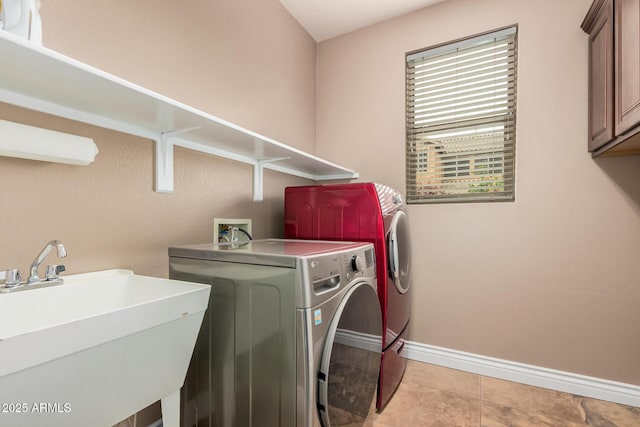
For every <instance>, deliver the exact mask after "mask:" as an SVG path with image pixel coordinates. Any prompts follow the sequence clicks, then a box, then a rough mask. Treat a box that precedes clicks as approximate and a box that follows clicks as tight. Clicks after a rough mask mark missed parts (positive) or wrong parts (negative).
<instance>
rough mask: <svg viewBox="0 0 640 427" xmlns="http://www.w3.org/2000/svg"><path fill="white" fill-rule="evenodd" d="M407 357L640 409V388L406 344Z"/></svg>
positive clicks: (436, 348) (445, 349)
mask: <svg viewBox="0 0 640 427" xmlns="http://www.w3.org/2000/svg"><path fill="white" fill-rule="evenodd" d="M404 352H405V357H407V358H408V359H412V360H417V361H419V362H426V363H431V364H433V365H439V366H444V367H447V368H452V369H458V370H460V371H466V372H471V373H474V374H479V375H484V376H488V377H494V378H500V379H503V380H508V381H514V382H518V383H522V384H528V385H533V386H537V387H543V388H548V389H552V390H557V391H562V392H565V393H571V394H576V395H579V396H585V397H592V398H594V399H601V400H607V401H610V402H615V403H621V404H624V405H630V406H636V407H640V386H637V385H632V384H625V383H619V382H615V381H609V380H603V379H600V378H595V377H588V376H584V375H578V374H573V373H571V372H563V371H556V370H553V369H547V368H542V367H539V366H533V365H526V364H524V363H517V362H510V361H508V360H502V359H495V358H492V357H486V356H481V355H478V354H472V353H465V352H462V351H458V350H451V349H447V348H442V347H436V346H432V345H427V344H421V343H417V342H412V341H407V343H406V344H405V348H404Z"/></svg>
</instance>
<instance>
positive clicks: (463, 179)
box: [405, 24, 518, 204]
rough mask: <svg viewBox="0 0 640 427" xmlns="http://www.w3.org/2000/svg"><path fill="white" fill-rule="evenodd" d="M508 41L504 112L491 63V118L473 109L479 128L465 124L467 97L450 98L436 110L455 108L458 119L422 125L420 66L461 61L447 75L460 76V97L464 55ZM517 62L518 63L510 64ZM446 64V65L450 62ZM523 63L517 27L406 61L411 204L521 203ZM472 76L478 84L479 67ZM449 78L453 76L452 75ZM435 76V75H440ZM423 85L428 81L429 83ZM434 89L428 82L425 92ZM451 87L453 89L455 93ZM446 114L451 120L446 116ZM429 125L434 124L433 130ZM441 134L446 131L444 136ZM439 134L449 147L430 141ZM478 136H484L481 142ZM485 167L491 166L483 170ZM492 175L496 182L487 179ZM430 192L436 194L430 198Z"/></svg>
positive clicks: (416, 54) (422, 52) (421, 52)
mask: <svg viewBox="0 0 640 427" xmlns="http://www.w3.org/2000/svg"><path fill="white" fill-rule="evenodd" d="M504 40H507V47H508V49H507V54H506V55H505V56H504V57H505V58H506V60H507V69H508V71H507V72H506V73H505V74H506V76H507V77H506V80H505V83H504V88H502V86H500V87H501V91H504V95H501V96H500V98H504V103H505V107H504V108H498V107H496V105H497V104H498V102H496V100H497V99H498V98H499V97H498V96H496V92H497V90H496V89H495V88H496V87H498V86H499V84H497V83H495V81H496V77H495V76H496V75H498V73H496V71H495V70H496V69H497V67H498V66H497V65H495V64H494V65H491V63H489V69H491V67H493V70H494V72H493V74H492V76H493V82H494V89H493V91H494V94H493V96H492V97H489V96H487V95H484V94H483V93H480V96H485V98H482V99H480V101H483V100H484V99H487V100H491V101H492V103H493V110H492V111H491V112H487V113H486V115H485V116H484V117H483V116H482V115H481V114H482V111H480V110H479V109H477V110H474V109H472V108H470V112H471V113H475V114H479V115H478V116H477V120H478V122H477V123H475V124H474V123H473V122H474V121H473V120H467V122H465V119H461V118H460V117H464V115H465V114H464V113H460V112H459V111H458V106H459V105H461V103H460V102H459V100H461V99H464V96H458V97H455V96H446V97H444V98H443V97H441V99H443V101H438V102H432V104H435V105H438V104H441V105H442V106H444V107H445V108H453V110H450V111H455V113H454V117H455V119H452V120H449V121H447V120H439V118H438V117H437V114H436V113H433V114H432V116H431V117H434V118H433V119H429V120H426V119H423V120H422V121H423V123H421V124H420V125H418V123H417V122H418V121H419V117H418V114H419V113H418V108H419V107H420V106H419V105H418V95H417V92H418V89H417V82H419V78H420V77H419V76H418V73H417V72H416V71H415V69H410V68H411V67H412V66H414V65H413V64H414V63H416V62H420V61H425V60H426V61H427V62H429V61H430V60H432V59H434V61H433V62H434V64H435V63H436V62H437V61H436V59H437V58H440V57H445V58H446V56H448V55H449V56H451V57H452V58H456V59H455V60H453V61H450V62H451V63H454V64H455V65H454V66H452V67H449V68H451V69H452V70H455V73H452V74H444V73H443V74H444V76H445V77H451V76H455V79H456V83H455V84H454V85H453V86H451V87H452V88H454V89H453V90H455V92H456V93H460V92H461V91H460V89H459V87H461V86H458V85H459V84H460V83H458V82H457V77H458V74H462V73H461V72H460V68H462V67H461V66H460V65H459V63H462V62H464V60H460V58H461V57H463V56H464V55H463V54H464V53H465V52H467V51H468V50H474V51H475V49H478V50H481V49H483V47H482V46H490V45H491V44H492V43H493V44H499V43H502V41H504ZM461 52H462V54H461ZM494 57H495V58H502V57H501V56H500V57H499V56H498V55H494ZM511 60H512V62H510V61H511ZM444 62H445V63H446V59H445V61H444ZM517 62H518V25H517V24H514V25H510V26H507V27H502V28H499V29H496V30H491V31H487V32H484V33H481V34H477V35H474V36H470V37H465V38H462V39H458V40H454V41H452V42H446V43H441V44H438V45H435V46H432V47H428V48H424V49H419V50H416V51H412V52H409V53H407V54H406V55H405V64H406V74H405V75H406V89H405V96H406V98H405V101H406V104H405V105H406V111H405V118H406V138H405V148H406V158H405V167H406V176H405V180H406V199H407V203H410V204H432V203H455V202H462V203H469V202H513V201H515V176H516V171H515V166H516V118H517V114H516V110H517V108H516V107H517V105H516V104H517V80H518V79H517V68H518V66H517ZM436 67H437V66H436V65H434V66H433V68H432V69H429V68H428V67H427V68H424V69H423V72H424V70H426V71H427V75H429V73H430V72H432V71H433V70H436ZM444 68H447V67H444ZM472 71H473V73H474V74H473V75H472V76H473V78H477V67H476V68H472ZM447 72H448V73H450V71H447ZM412 73H413V74H412ZM503 73H504V72H503ZM433 75H435V72H434V73H433ZM432 80H433V81H436V80H437V79H435V78H434V79H432ZM445 80H446V79H445ZM461 80H462V79H461ZM423 81H427V79H424V80H423ZM421 84H424V83H421ZM429 84H430V83H428V82H427V85H426V86H423V87H422V88H423V89H425V87H426V89H425V90H426V91H428V90H430V89H431V90H433V89H434V88H435V87H436V86H437V85H436V84H435V83H434V84H433V85H431V86H428V85H429ZM412 85H413V86H412ZM451 87H450V88H449V89H450V90H451ZM489 92H490V91H489ZM465 96H467V95H465ZM427 98H428V96H427ZM453 100H455V101H453ZM452 106H454V107H452ZM437 108H439V107H436V108H427V109H426V110H429V109H432V110H437ZM475 108H477V107H475ZM462 110H464V108H460V111H462ZM498 110H505V114H501V113H498V112H497V111H498ZM428 114H429V113H427V114H426V117H427V118H429V116H428ZM440 114H441V115H444V116H446V114H444V113H440ZM458 115H459V116H460V117H458ZM429 121H432V122H433V123H434V124H433V125H431V124H428V122H429ZM425 123H427V124H425ZM483 126H484V127H483ZM431 129H433V130H431ZM440 129H444V130H443V131H440ZM429 132H431V135H429ZM437 132H441V134H442V135H437V136H443V138H442V141H445V142H443V143H440V142H441V141H435V140H431V141H429V138H430V136H433V137H434V138H435V137H436V135H435V134H434V133H437ZM464 134H466V135H464ZM451 135H455V136H451ZM461 135H463V136H461ZM477 135H480V136H479V137H478V136H477ZM474 140H476V141H474ZM478 141H480V142H478ZM500 146H501V147H500ZM496 147H497V148H496ZM483 163H484V164H486V165H487V166H486V167H480V165H482V164H483ZM476 165H477V166H476ZM429 169H431V171H429ZM485 169H486V170H485ZM487 172H489V173H490V174H491V176H486V175H487ZM429 192H431V193H435V194H430V193H429Z"/></svg>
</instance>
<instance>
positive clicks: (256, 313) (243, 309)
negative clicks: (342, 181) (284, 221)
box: [169, 257, 297, 427]
mask: <svg viewBox="0 0 640 427" xmlns="http://www.w3.org/2000/svg"><path fill="white" fill-rule="evenodd" d="M169 277H170V278H172V279H178V280H186V281H191V282H197V283H206V284H209V285H211V287H212V289H211V297H210V300H209V307H208V310H207V316H208V317H207V318H206V319H205V321H204V322H203V324H202V328H201V330H200V335H199V337H198V341H197V343H196V350H195V351H194V355H193V357H192V360H191V364H190V366H189V371H188V372H187V379H186V381H185V385H184V387H183V392H182V398H183V402H182V408H183V411H184V412H183V414H182V420H183V424H182V425H183V426H197V427H201V426H207V427H209V426H224V427H230V426H253V427H258V426H264V425H277V426H295V422H296V420H295V417H296V406H295V402H296V308H295V299H296V295H295V289H296V280H297V276H296V270H295V269H291V268H280V267H271V266H261V265H247V264H237V263H228V262H219V261H210V260H195V259H188V258H179V257H170V258H169ZM194 409H195V410H194ZM193 420H195V422H192V421H193Z"/></svg>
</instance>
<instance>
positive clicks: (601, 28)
mask: <svg viewBox="0 0 640 427" xmlns="http://www.w3.org/2000/svg"><path fill="white" fill-rule="evenodd" d="M612 23H613V8H612V6H611V2H610V1H609V2H606V5H605V6H603V8H602V9H601V11H600V13H599V14H598V17H597V18H596V22H595V24H594V26H593V30H592V31H591V34H590V36H589V135H590V138H589V151H594V150H595V149H597V148H599V147H600V146H602V145H604V144H605V143H607V142H609V141H611V140H612V139H613V49H612V46H613V26H612Z"/></svg>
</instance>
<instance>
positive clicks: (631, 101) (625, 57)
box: [615, 0, 640, 135]
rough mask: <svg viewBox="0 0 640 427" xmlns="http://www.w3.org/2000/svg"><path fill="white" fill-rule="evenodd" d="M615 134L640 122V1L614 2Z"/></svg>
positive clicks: (622, 0)
mask: <svg viewBox="0 0 640 427" xmlns="http://www.w3.org/2000/svg"><path fill="white" fill-rule="evenodd" d="M615 14H616V25H615V33H616V44H615V46H616V49H615V52H616V53H615V55H616V80H615V85H616V104H615V105H616V112H615V116H616V134H617V135H619V134H621V133H623V132H625V131H627V130H629V129H630V128H632V127H634V126H635V125H637V124H638V123H640V0H616V2H615Z"/></svg>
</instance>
